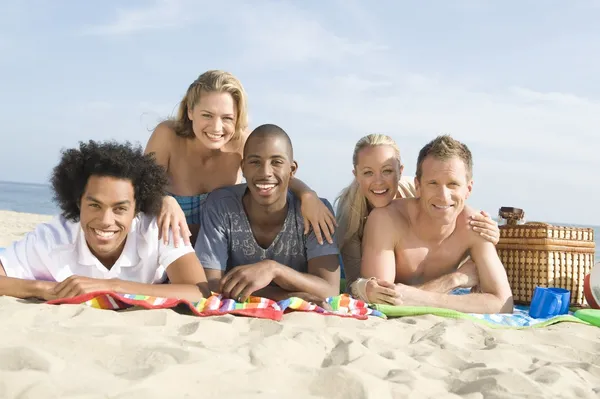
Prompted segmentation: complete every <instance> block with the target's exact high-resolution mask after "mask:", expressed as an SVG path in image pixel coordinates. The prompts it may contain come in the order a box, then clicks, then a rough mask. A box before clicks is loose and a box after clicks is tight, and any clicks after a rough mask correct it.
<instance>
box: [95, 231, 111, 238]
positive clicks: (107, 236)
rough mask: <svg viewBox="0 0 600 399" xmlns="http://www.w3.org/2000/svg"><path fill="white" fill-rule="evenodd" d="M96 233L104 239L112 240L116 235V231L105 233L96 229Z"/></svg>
mask: <svg viewBox="0 0 600 399" xmlns="http://www.w3.org/2000/svg"><path fill="white" fill-rule="evenodd" d="M94 233H96V234H97V235H99V236H100V237H103V238H110V237H112V236H114V235H115V234H116V232H115V231H103V230H98V229H94Z"/></svg>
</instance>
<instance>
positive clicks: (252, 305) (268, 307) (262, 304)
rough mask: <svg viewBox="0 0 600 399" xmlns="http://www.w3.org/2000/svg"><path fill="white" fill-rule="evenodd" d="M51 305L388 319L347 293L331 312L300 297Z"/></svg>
mask: <svg viewBox="0 0 600 399" xmlns="http://www.w3.org/2000/svg"><path fill="white" fill-rule="evenodd" d="M47 303H48V304H53V305H59V304H84V305H87V306H90V307H93V308H97V309H110V310H121V309H127V308H130V307H133V306H138V307H141V308H145V309H169V308H175V307H177V306H180V305H183V306H185V307H187V308H189V309H190V310H191V312H192V313H193V314H195V315H196V316H201V317H204V316H218V315H224V314H233V315H239V316H248V317H257V318H264V319H271V320H281V319H282V317H283V314H284V313H285V312H291V311H303V312H314V313H319V314H322V315H326V316H340V317H351V318H355V319H362V320H364V319H366V318H368V317H369V316H375V317H381V318H386V316H385V315H384V314H383V313H382V312H380V311H379V310H376V309H372V308H370V307H369V306H367V304H366V303H364V302H362V301H359V300H356V299H354V298H352V297H350V296H349V295H347V294H342V295H338V296H335V297H330V298H328V299H327V303H328V304H329V306H330V307H331V310H328V309H324V308H323V307H321V306H318V305H316V304H314V303H310V302H307V301H305V300H303V299H301V298H297V297H292V298H289V299H285V300H282V301H279V302H275V301H273V300H271V299H267V298H260V297H250V298H248V299H247V300H246V301H245V302H237V301H235V300H233V299H228V298H223V297H222V296H221V295H220V294H213V295H212V296H210V297H209V298H204V299H202V300H200V301H198V302H190V301H186V300H184V299H174V298H160V297H152V296H148V295H134V294H117V293H114V292H109V291H100V292H91V293H89V294H84V295H80V296H77V297H74V298H64V299H55V300H52V301H48V302H47Z"/></svg>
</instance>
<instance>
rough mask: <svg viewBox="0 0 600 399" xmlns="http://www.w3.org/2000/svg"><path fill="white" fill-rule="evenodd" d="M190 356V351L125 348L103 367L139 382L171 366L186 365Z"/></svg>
mask: <svg viewBox="0 0 600 399" xmlns="http://www.w3.org/2000/svg"><path fill="white" fill-rule="evenodd" d="M136 349H137V350H136ZM189 356H190V355H189V352H188V351H186V350H183V349H179V348H169V347H155V348H149V347H141V348H123V349H121V350H120V351H119V355H117V356H115V357H113V358H110V359H109V360H108V361H105V362H102V363H101V366H102V367H104V368H105V369H106V370H107V371H108V372H109V373H111V374H113V375H115V376H117V377H121V378H125V379H127V380H137V379H141V378H144V377H147V376H149V375H151V374H154V373H157V372H159V371H161V370H163V369H165V368H166V367H168V366H170V365H174V364H181V363H185V362H186V361H187V360H188V358H189Z"/></svg>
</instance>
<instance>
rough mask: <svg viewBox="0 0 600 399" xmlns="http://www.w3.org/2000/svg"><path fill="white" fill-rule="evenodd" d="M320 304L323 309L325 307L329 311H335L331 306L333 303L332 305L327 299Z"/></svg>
mask: <svg viewBox="0 0 600 399" xmlns="http://www.w3.org/2000/svg"><path fill="white" fill-rule="evenodd" d="M320 306H321V307H322V308H323V309H325V310H327V311H329V312H332V311H333V308H332V307H331V305H330V304H329V303H328V302H327V301H321V303H320Z"/></svg>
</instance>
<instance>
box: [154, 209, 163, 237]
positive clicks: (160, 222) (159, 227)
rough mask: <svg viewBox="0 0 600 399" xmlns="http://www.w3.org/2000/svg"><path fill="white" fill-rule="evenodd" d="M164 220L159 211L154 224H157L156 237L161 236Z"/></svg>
mask: <svg viewBox="0 0 600 399" xmlns="http://www.w3.org/2000/svg"><path fill="white" fill-rule="evenodd" d="M164 220H165V215H164V213H162V212H161V213H160V214H159V215H158V218H157V219H156V224H157V225H158V239H159V240H160V239H161V238H163V222H164Z"/></svg>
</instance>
